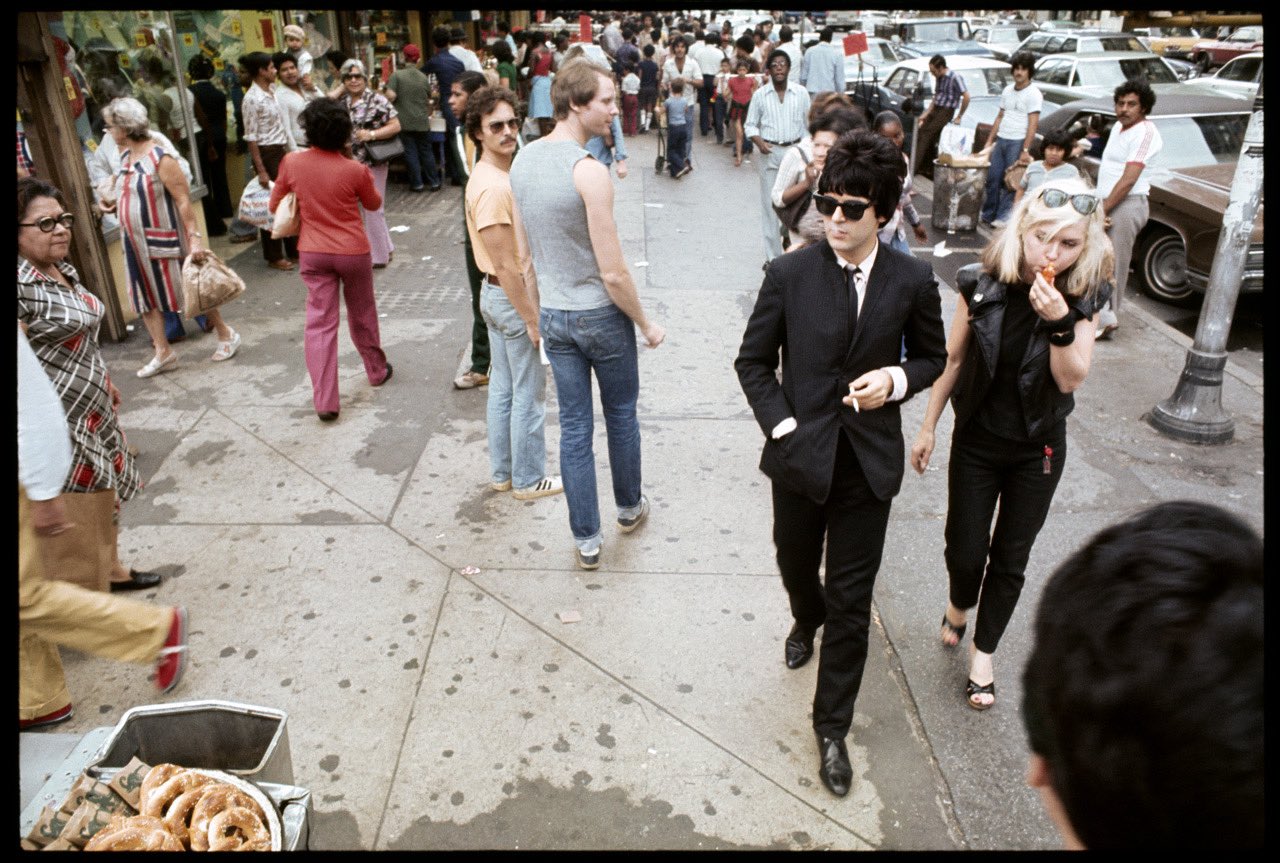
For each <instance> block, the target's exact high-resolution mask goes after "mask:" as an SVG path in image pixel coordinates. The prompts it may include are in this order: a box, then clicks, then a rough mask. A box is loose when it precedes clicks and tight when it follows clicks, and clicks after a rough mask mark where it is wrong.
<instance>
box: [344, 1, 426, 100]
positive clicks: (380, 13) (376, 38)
mask: <svg viewBox="0 0 1280 863" xmlns="http://www.w3.org/2000/svg"><path fill="white" fill-rule="evenodd" d="M351 16H352V18H353V19H354V21H353V25H352V28H351V48H352V51H353V56H354V57H355V58H356V59H357V60H359V61H360V62H362V63H364V66H365V69H367V70H368V72H369V77H370V78H371V79H372V80H370V82H369V83H370V84H372V85H375V86H376V85H377V83H378V82H379V81H385V80H386V79H387V78H388V77H390V75H391V73H392V72H394V71H395V69H396V62H397V54H396V52H397V51H399V50H400V48H401V47H402V46H403V45H404V44H405V43H406V42H409V41H410V39H409V21H408V14H407V13H406V12H402V11H400V10H396V9H391V10H377V11H371V12H353V13H351ZM419 47H421V46H419Z"/></svg>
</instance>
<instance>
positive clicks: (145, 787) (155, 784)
mask: <svg viewBox="0 0 1280 863" xmlns="http://www.w3.org/2000/svg"><path fill="white" fill-rule="evenodd" d="M185 769H186V768H185V767H179V766H178V765H176V764H157V765H156V766H155V767H152V768H151V769H150V770H148V771H147V775H146V776H144V777H142V787H141V788H140V789H139V790H138V811H139V812H141V811H143V810H144V809H146V808H147V800H148V799H149V798H150V797H151V795H152V794H153V793H155V790H156V789H157V788H159V787H160V786H161V785H163V784H165V783H166V782H168V781H169V779H170V778H171V777H172V776H173V775H174V774H176V773H181V772H183V771H184V770H185Z"/></svg>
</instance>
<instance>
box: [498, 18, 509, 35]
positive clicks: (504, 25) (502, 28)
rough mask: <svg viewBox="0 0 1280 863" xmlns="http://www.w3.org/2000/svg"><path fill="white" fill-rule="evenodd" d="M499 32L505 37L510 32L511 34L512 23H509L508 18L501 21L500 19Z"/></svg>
mask: <svg viewBox="0 0 1280 863" xmlns="http://www.w3.org/2000/svg"><path fill="white" fill-rule="evenodd" d="M498 32H499V33H501V34H502V35H504V36H505V35H506V34H508V33H510V32H511V22H510V21H508V20H507V19H506V18H499V19H498Z"/></svg>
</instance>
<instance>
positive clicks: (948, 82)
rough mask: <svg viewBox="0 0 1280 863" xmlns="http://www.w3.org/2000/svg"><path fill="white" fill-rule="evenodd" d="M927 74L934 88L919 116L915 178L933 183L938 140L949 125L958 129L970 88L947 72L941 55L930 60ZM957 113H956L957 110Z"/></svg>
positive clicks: (957, 77)
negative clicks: (929, 101)
mask: <svg viewBox="0 0 1280 863" xmlns="http://www.w3.org/2000/svg"><path fill="white" fill-rule="evenodd" d="M929 74H930V75H932V76H933V77H934V80H936V81H937V84H936V85H935V86H934V88H933V89H934V93H933V101H932V102H931V103H929V109H928V110H927V111H925V112H924V113H923V114H921V115H920V120H919V124H920V134H919V135H918V136H917V137H916V152H914V153H912V154H911V155H912V158H916V159H918V161H917V162H916V176H918V177H928V178H929V179H930V180H932V179H933V160H934V159H935V158H937V156H938V139H939V138H941V137H942V130H943V129H945V128H946V126H947V124H948V123H955V124H956V125H957V126H958V125H960V118H961V117H963V116H964V112H965V109H967V108H968V107H969V88H968V87H967V86H965V83H964V79H963V78H961V77H960V76H959V75H957V74H956V73H955V72H952V71H950V70H949V69H947V59H946V58H945V57H943V56H942V55H941V54H934V55H933V56H932V57H930V58H929ZM957 108H958V109H959V110H958V111H957V110H956V109H957Z"/></svg>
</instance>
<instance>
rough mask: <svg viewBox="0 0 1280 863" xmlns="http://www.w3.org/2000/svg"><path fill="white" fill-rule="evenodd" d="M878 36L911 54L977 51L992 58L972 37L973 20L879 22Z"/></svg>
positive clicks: (923, 54) (950, 53)
mask: <svg viewBox="0 0 1280 863" xmlns="http://www.w3.org/2000/svg"><path fill="white" fill-rule="evenodd" d="M875 35H876V36H879V37H880V38H881V39H888V40H890V41H892V42H896V43H897V44H898V47H899V48H900V49H901V50H902V52H903V53H904V54H906V55H907V56H908V57H932V56H933V55H934V54H942V55H943V56H944V57H945V56H949V55H953V54H974V55H977V56H980V57H990V56H991V51H990V50H988V49H987V47H986V46H985V45H979V44H978V43H977V42H974V41H973V39H972V38H971V37H972V36H973V32H972V31H971V30H970V29H969V22H968V21H966V20H964V19H963V18H900V19H897V20H894V21H891V22H889V23H887V24H877V25H876V29H875Z"/></svg>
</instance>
